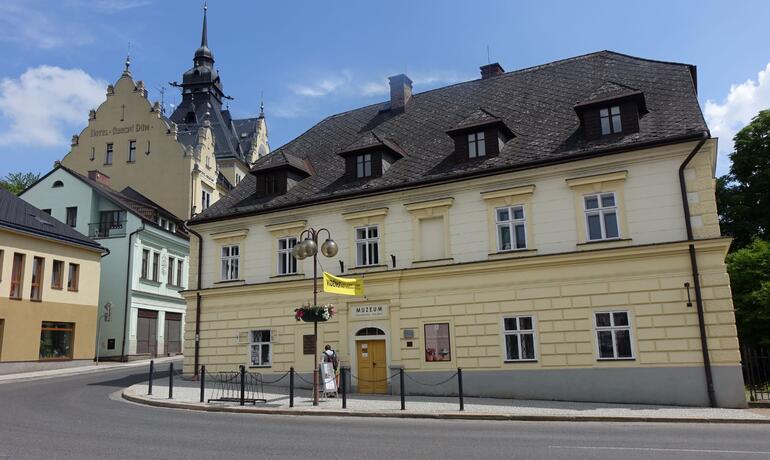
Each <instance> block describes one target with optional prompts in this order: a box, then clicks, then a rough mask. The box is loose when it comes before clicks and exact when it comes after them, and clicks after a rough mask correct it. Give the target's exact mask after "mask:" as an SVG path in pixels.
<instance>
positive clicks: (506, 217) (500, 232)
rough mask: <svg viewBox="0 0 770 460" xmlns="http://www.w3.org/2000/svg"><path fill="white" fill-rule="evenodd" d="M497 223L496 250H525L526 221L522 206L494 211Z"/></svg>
mask: <svg viewBox="0 0 770 460" xmlns="http://www.w3.org/2000/svg"><path fill="white" fill-rule="evenodd" d="M495 220H496V221H497V250H498V251H512V250H514V249H526V248H527V230H526V228H527V221H526V218H525V217H524V206H509V207H505V208H497V209H496V210H495Z"/></svg>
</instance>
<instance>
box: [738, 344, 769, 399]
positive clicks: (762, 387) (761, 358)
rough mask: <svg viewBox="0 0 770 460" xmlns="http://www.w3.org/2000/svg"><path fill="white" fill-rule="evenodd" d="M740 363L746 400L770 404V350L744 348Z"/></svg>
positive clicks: (765, 348) (764, 348)
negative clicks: (741, 364)
mask: <svg viewBox="0 0 770 460" xmlns="http://www.w3.org/2000/svg"><path fill="white" fill-rule="evenodd" d="M741 362H742V363H743V381H744V382H745V384H746V393H747V397H748V400H749V401H751V402H756V401H768V402H770V348H767V347H757V348H748V347H747V348H744V349H743V350H741Z"/></svg>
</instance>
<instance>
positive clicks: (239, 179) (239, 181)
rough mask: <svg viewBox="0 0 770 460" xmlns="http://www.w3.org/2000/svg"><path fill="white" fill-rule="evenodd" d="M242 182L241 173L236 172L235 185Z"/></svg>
mask: <svg viewBox="0 0 770 460" xmlns="http://www.w3.org/2000/svg"><path fill="white" fill-rule="evenodd" d="M240 183H241V175H240V174H238V173H235V185H238V184H240Z"/></svg>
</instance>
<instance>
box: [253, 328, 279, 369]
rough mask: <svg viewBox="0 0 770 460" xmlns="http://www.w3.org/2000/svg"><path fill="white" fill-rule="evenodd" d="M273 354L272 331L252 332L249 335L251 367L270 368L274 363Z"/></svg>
mask: <svg viewBox="0 0 770 460" xmlns="http://www.w3.org/2000/svg"><path fill="white" fill-rule="evenodd" d="M272 354H273V350H272V345H271V343H270V330H269V329H262V330H257V331H251V333H250V334H249V355H250V358H249V365H251V366H269V365H270V364H271V362H272Z"/></svg>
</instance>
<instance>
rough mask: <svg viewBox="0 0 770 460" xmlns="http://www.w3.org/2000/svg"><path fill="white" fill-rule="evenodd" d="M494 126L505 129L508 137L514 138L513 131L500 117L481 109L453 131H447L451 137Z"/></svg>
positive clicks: (452, 129) (461, 122)
mask: <svg viewBox="0 0 770 460" xmlns="http://www.w3.org/2000/svg"><path fill="white" fill-rule="evenodd" d="M492 125H498V126H499V127H500V128H502V129H503V131H504V133H505V135H506V136H508V137H513V131H512V130H511V129H510V128H509V127H508V125H506V124H505V122H504V121H503V120H502V119H501V118H500V117H498V116H496V115H494V114H492V113H491V112H490V111H488V110H486V109H483V108H481V107H480V108H478V109H476V110H474V111H472V112H471V113H470V114H468V116H466V117H465V118H463V119H462V120H460V121H459V122H458V123H457V124H455V125H454V126H453V127H452V128H451V129H449V130H447V134H450V135H451V134H455V133H459V132H463V131H470V130H473V129H474V128H480V127H483V126H492Z"/></svg>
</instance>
